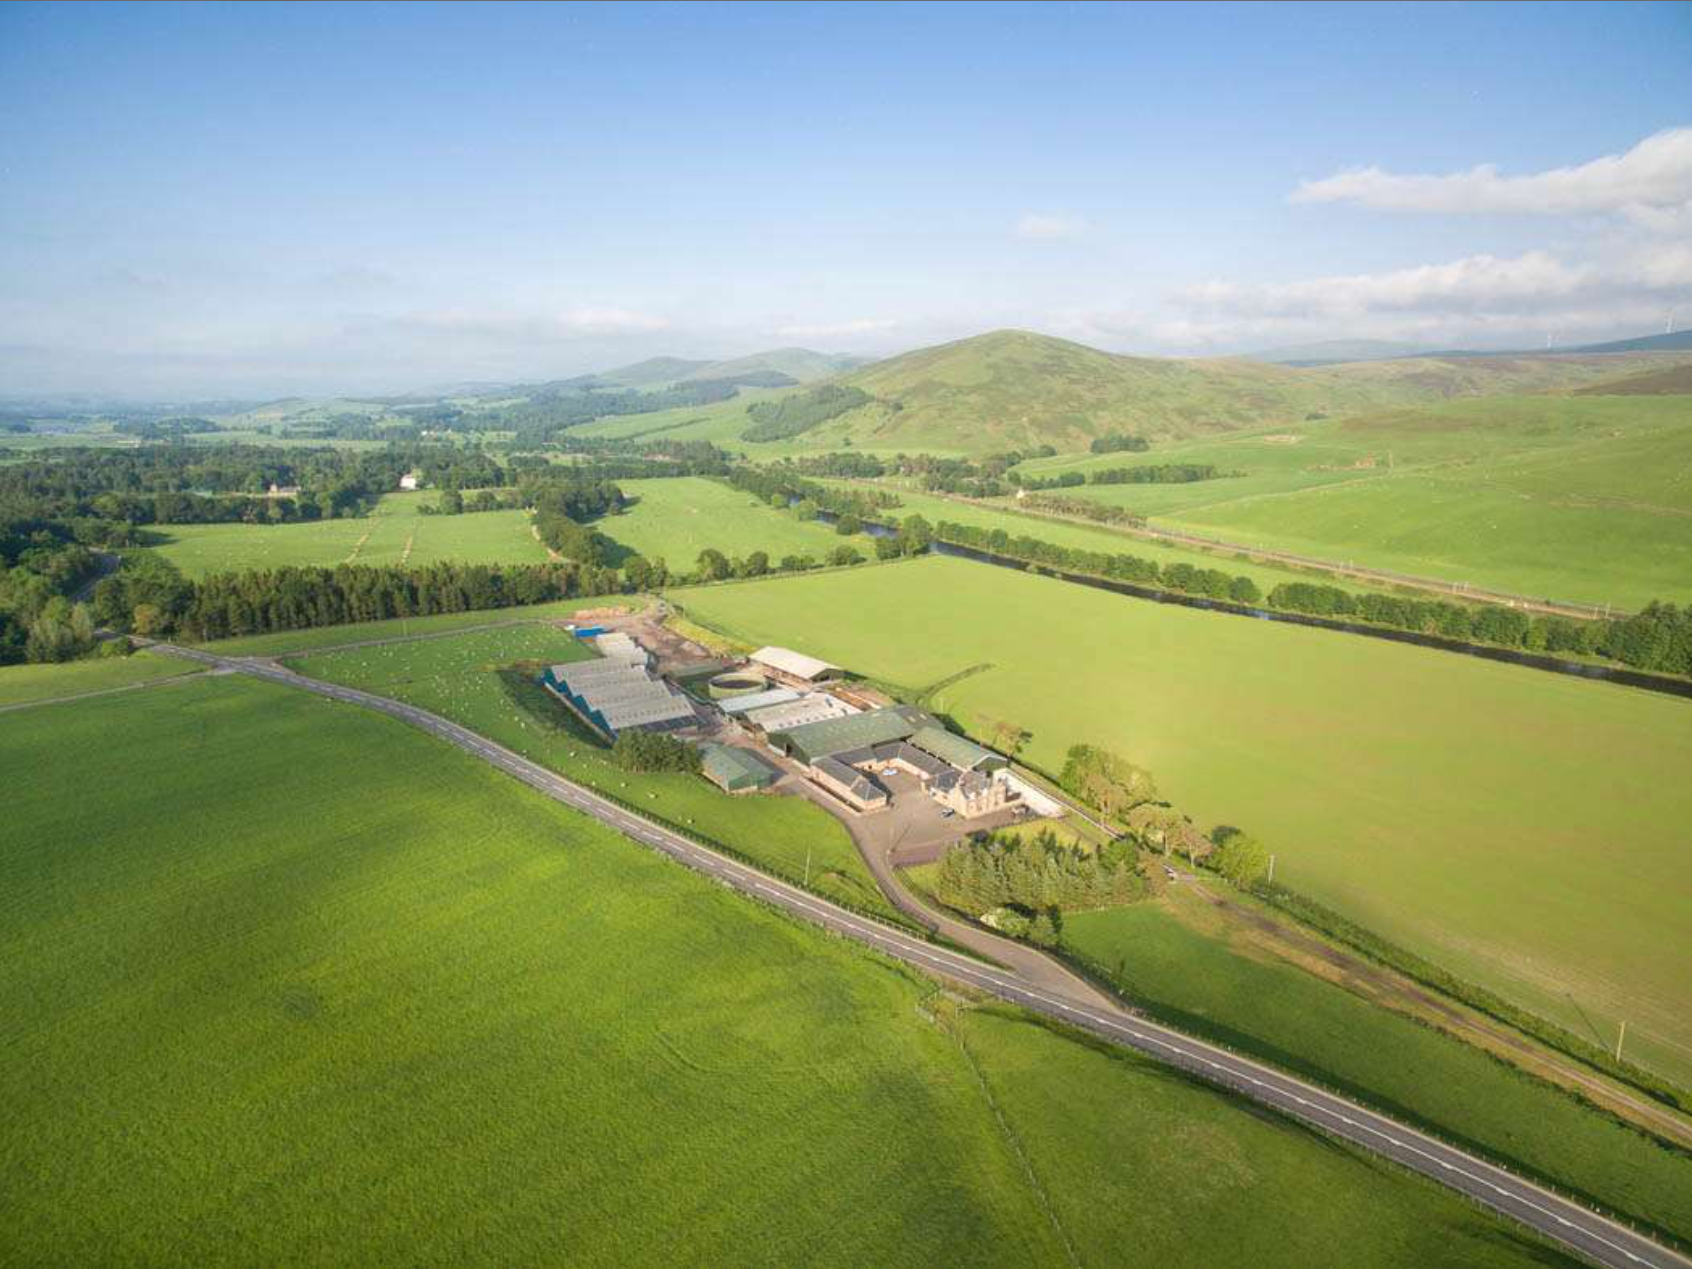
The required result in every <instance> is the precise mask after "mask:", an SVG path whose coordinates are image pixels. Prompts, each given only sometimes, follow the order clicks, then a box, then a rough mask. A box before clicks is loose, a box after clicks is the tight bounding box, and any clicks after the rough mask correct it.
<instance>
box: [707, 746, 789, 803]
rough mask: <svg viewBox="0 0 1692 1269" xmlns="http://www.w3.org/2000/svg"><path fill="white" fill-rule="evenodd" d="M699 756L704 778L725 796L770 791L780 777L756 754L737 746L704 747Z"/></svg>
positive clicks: (779, 774)
mask: <svg viewBox="0 0 1692 1269" xmlns="http://www.w3.org/2000/svg"><path fill="white" fill-rule="evenodd" d="M700 754H701V755H702V760H703V768H702V769H703V771H704V775H705V778H706V779H707V780H709V781H710V782H711V783H712V784H714V785H716V786H717V787H718V788H719V789H721V790H723V792H725V793H749V792H752V791H753V790H756V789H767V788H769V787H770V785H772V784H774V783H775V782H776V780H777V779H779V778H780V776H781V772H779V771H777V770H776V769H775V768H774V767H772V766H771V765H770V764H769V763H768V762H765V761H764V760H763V759H762V758H760V757H759V756H758V755H757V754H755V753H753V752H752V751H751V750H749V749H741V748H739V747H737V746H735V745H704V746H702V747H701V748H700Z"/></svg>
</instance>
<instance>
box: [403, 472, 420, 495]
mask: <svg viewBox="0 0 1692 1269" xmlns="http://www.w3.org/2000/svg"><path fill="white" fill-rule="evenodd" d="M399 487H400V488H401V489H406V490H411V489H416V488H417V473H416V472H414V471H412V472H407V473H406V474H405V475H403V476H401V477H400V481H399Z"/></svg>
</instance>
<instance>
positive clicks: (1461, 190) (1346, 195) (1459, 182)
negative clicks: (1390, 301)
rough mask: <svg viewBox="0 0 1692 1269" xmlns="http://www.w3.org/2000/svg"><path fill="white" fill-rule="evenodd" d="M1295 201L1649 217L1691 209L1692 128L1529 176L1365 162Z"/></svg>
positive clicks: (1309, 184)
mask: <svg viewBox="0 0 1692 1269" xmlns="http://www.w3.org/2000/svg"><path fill="white" fill-rule="evenodd" d="M1292 201H1293V202H1295V203H1359V204H1361V205H1362V206H1365V207H1373V208H1376V209H1378V210H1382V211H1408V212H1529V213H1548V214H1578V213H1591V212H1623V213H1628V214H1632V215H1635V216H1636V217H1638V218H1640V219H1645V220H1648V219H1650V218H1651V217H1652V215H1653V213H1655V212H1657V211H1659V210H1660V209H1679V214H1684V213H1685V209H1686V208H1687V207H1688V205H1692V128H1671V129H1669V130H1668V131H1666V132H1659V133H1657V134H1656V135H1655V136H1651V137H1647V138H1646V139H1645V140H1643V141H1641V142H1640V143H1639V144H1638V145H1636V146H1634V147H1633V148H1632V149H1631V150H1628V151H1627V152H1626V153H1625V154H1606V155H1604V156H1602V157H1600V158H1596V159H1593V160H1592V161H1591V162H1588V163H1582V164H1580V165H1578V166H1575V167H1560V168H1553V169H1551V170H1550V171H1545V172H1535V173H1532V174H1530V175H1526V176H1504V175H1501V174H1500V173H1499V171H1498V168H1497V166H1496V165H1494V164H1491V163H1487V164H1483V165H1481V166H1480V167H1475V168H1470V169H1469V170H1468V171H1466V172H1454V173H1451V174H1449V175H1445V176H1429V175H1400V174H1398V173H1393V172H1384V171H1382V170H1381V169H1380V168H1378V167H1368V168H1361V169H1358V170H1355V171H1350V172H1340V173H1338V174H1337V175H1334V176H1329V177H1326V178H1324V179H1322V180H1319V181H1304V182H1302V183H1301V184H1300V185H1299V187H1298V188H1297V189H1296V190H1295V191H1293V194H1292Z"/></svg>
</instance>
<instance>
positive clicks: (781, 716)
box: [742, 692, 858, 732]
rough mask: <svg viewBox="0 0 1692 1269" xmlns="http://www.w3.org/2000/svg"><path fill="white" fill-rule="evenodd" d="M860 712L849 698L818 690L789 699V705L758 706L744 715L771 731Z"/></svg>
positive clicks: (787, 729)
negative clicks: (850, 703) (845, 699)
mask: <svg viewBox="0 0 1692 1269" xmlns="http://www.w3.org/2000/svg"><path fill="white" fill-rule="evenodd" d="M857 712H858V711H857V710H855V709H853V708H852V707H851V706H850V705H848V704H846V702H845V701H839V700H836V699H835V698H834V697H832V696H824V695H823V694H822V693H820V692H817V693H813V694H811V695H809V696H803V697H801V698H800V699H799V700H796V701H789V702H788V703H787V704H785V705H769V706H766V707H765V708H763V709H755V710H752V711H750V712H748V713H746V714H743V715H742V717H743V718H745V719H746V721H747V722H749V723H751V724H752V725H753V726H755V727H762V728H763V729H764V730H765V731H768V732H777V731H792V730H794V729H795V728H798V727H805V726H809V725H810V724H812V723H820V722H825V721H828V720H830V719H835V718H845V717H847V716H848V715H851V714H855V713H857Z"/></svg>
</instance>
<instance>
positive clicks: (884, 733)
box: [770, 705, 936, 766]
mask: <svg viewBox="0 0 1692 1269" xmlns="http://www.w3.org/2000/svg"><path fill="white" fill-rule="evenodd" d="M934 725H936V724H935V719H934V716H933V715H932V714H929V713H927V712H925V711H924V710H920V709H917V708H916V707H915V706H914V705H888V706H885V707H884V708H882V709H872V710H866V711H865V712H863V713H861V714H850V715H847V716H846V717H844V718H829V719H825V720H824V721H822V722H818V723H807V724H806V725H804V726H802V727H794V728H791V729H789V730H787V731H780V732H771V733H770V744H771V745H773V746H774V747H775V748H777V749H779V750H781V751H782V752H783V753H786V754H789V755H791V756H792V757H795V758H797V759H799V760H800V761H801V762H803V763H805V764H806V765H808V766H815V765H816V762H817V760H818V759H819V758H827V757H829V756H830V755H832V754H838V753H842V752H844V751H846V750H848V749H863V748H866V747H867V748H873V747H874V746H876V745H884V744H887V743H888V742H890V741H894V740H908V739H910V737H912V736H913V735H915V734H916V733H917V732H918V731H920V730H921V729H922V728H924V727H931V726H934Z"/></svg>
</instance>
